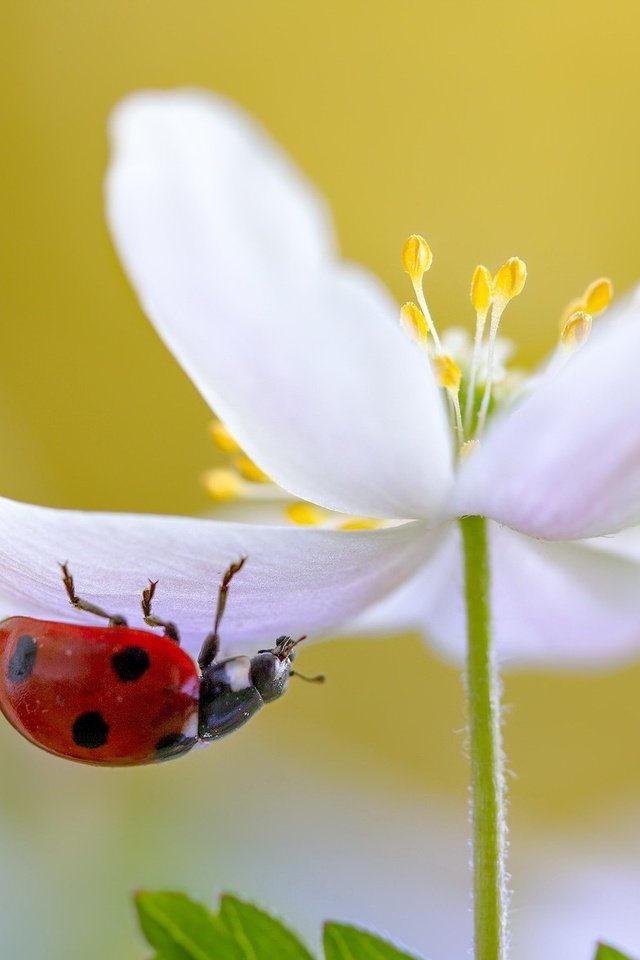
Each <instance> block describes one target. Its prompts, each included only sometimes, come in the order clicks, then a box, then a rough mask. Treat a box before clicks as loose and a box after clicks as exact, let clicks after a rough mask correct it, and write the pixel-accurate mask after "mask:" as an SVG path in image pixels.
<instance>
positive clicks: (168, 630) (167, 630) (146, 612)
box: [140, 580, 180, 644]
mask: <svg viewBox="0 0 640 960" xmlns="http://www.w3.org/2000/svg"><path fill="white" fill-rule="evenodd" d="M157 586H158V581H157V580H149V586H148V587H146V589H144V590H143V591H142V600H141V601H140V604H141V606H142V615H143V617H144V622H145V623H146V625H147V626H148V627H164V635H165V637H169V639H170V640H175V642H176V643H178V644H179V643H180V637H179V635H178V628H177V627H176V625H175V623H171V622H170V621H169V620H159V619H158V617H154V616H153V615H152V613H151V601H152V600H153V595H154V593H155V592H156V587H157Z"/></svg>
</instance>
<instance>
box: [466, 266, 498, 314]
mask: <svg viewBox="0 0 640 960" xmlns="http://www.w3.org/2000/svg"><path fill="white" fill-rule="evenodd" d="M492 294H493V280H492V279H491V274H490V272H489V271H488V270H487V268H486V267H483V266H482V264H479V265H478V266H477V267H476V268H475V270H474V271H473V277H472V279H471V292H470V296H471V305H472V306H473V309H474V310H475V311H476V313H480V314H484V315H485V316H486V313H487V311H488V309H489V307H490V306H491V297H492Z"/></svg>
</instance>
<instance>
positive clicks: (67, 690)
mask: <svg viewBox="0 0 640 960" xmlns="http://www.w3.org/2000/svg"><path fill="white" fill-rule="evenodd" d="M245 559H246V558H243V559H241V560H240V561H239V562H238V563H233V564H231V566H230V567H229V568H228V570H227V571H226V573H225V574H224V576H223V578H222V582H221V584H220V588H219V591H218V605H217V610H216V617H215V624H214V628H213V632H212V633H211V634H209V636H208V637H207V638H206V639H205V641H204V644H203V645H202V649H201V651H200V655H199V657H198V662H197V664H196V663H195V662H194V660H193V659H192V658H191V657H190V656H189V654H187V653H186V652H185V651H184V650H182V649H181V647H180V642H179V636H178V631H177V629H176V627H175V625H174V624H173V623H170V622H168V621H165V620H159V619H158V618H157V617H154V616H153V615H152V613H151V601H152V599H153V595H154V592H155V589H156V582H154V581H149V586H148V587H147V589H146V590H144V591H143V594H142V610H143V615H144V622H145V624H147V626H149V627H162V628H163V629H164V635H163V636H160V635H158V634H155V633H152V632H151V631H150V630H135V629H133V628H132V627H129V626H128V625H127V623H126V621H125V620H124V618H123V617H119V616H110V615H109V614H108V613H105V611H104V610H102V609H100V608H99V607H96V606H94V605H93V604H91V603H88V602H87V601H85V600H81V599H80V598H79V597H78V596H77V595H76V592H75V588H74V583H73V578H72V576H71V574H70V573H69V570H68V568H67V565H66V564H61V566H62V573H63V582H64V586H65V589H66V591H67V594H68V596H69V600H70V602H71V603H72V604H73V606H74V607H77V608H78V609H80V610H86V611H87V612H89V613H93V614H96V615H97V616H100V617H104V618H106V619H107V620H108V621H109V624H108V626H97V627H94V626H84V625H78V624H68V623H54V622H53V621H49V620H34V619H32V618H31V617H10V618H9V619H8V620H4V621H2V622H1V623H0V709H1V710H2V712H3V713H4V715H5V717H6V718H7V720H8V721H9V723H11V724H12V725H13V726H14V727H15V728H16V730H18V731H19V732H20V733H21V734H23V736H25V737H26V738H27V739H28V740H31V742H32V743H35V744H36V745H37V746H39V747H42V748H43V749H44V750H48V751H49V752H50V753H54V754H57V755H58V756H60V757H67V758H69V759H71V760H79V761H81V762H83V763H93V764H100V765H104V766H133V765H135V764H143V763H154V762H157V761H161V760H168V759H171V758H172V757H178V756H181V755H182V754H184V753H187V752H188V751H189V750H191V748H192V747H194V746H195V744H196V743H198V742H199V741H202V742H207V741H209V740H217V739H219V738H220V737H223V736H225V735H226V734H228V733H232V732H233V731H234V730H237V729H238V727H241V726H242V725H243V724H244V723H246V721H247V720H249V718H250V717H252V716H253V715H254V714H255V713H257V712H258V710H260V709H261V707H263V706H264V704H265V703H270V702H271V701H272V700H276V699H277V698H278V697H281V696H282V694H283V693H284V692H285V690H286V689H287V684H288V682H289V677H290V676H291V675H293V670H292V669H291V663H292V661H293V657H294V654H295V647H296V645H297V644H298V643H300V640H303V639H304V637H300V639H299V640H292V639H291V637H279V638H278V639H277V640H276V642H275V646H274V647H273V649H271V650H261V651H260V652H259V653H257V654H256V655H255V656H254V657H246V656H238V657H229V658H228V659H225V660H219V659H217V657H218V653H219V647H220V643H219V629H220V622H221V620H222V616H223V613H224V608H225V604H226V600H227V593H228V590H229V584H230V583H231V580H232V579H233V577H234V576H235V574H236V573H238V571H239V570H241V569H242V567H243V565H244V562H245ZM314 679H315V680H321V679H322V678H321V677H316V678H314Z"/></svg>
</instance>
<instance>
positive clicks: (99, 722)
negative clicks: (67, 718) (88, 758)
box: [71, 710, 109, 750]
mask: <svg viewBox="0 0 640 960" xmlns="http://www.w3.org/2000/svg"><path fill="white" fill-rule="evenodd" d="M71 732H72V733H73V742H74V743H75V744H76V745H77V746H78V747H86V748H87V749H88V750H97V749H98V747H104V745H105V743H106V742H107V740H108V738H109V725H108V724H107V722H106V721H105V719H104V717H103V716H102V714H101V713H98V711H97V710H89V711H88V712H87V713H81V714H80V716H79V717H76V719H75V720H74V722H73V727H72V728H71Z"/></svg>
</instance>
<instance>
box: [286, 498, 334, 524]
mask: <svg viewBox="0 0 640 960" xmlns="http://www.w3.org/2000/svg"><path fill="white" fill-rule="evenodd" d="M284 512H285V514H286V517H287V519H288V520H290V521H291V523H295V524H297V525H298V526H299V527H319V526H321V525H322V524H323V523H324V522H325V519H326V514H325V512H324V511H323V510H321V509H320V508H319V507H316V506H314V505H313V504H312V503H306V502H305V501H304V500H300V501H298V502H296V503H290V504H288V506H286V507H285V510H284Z"/></svg>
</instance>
